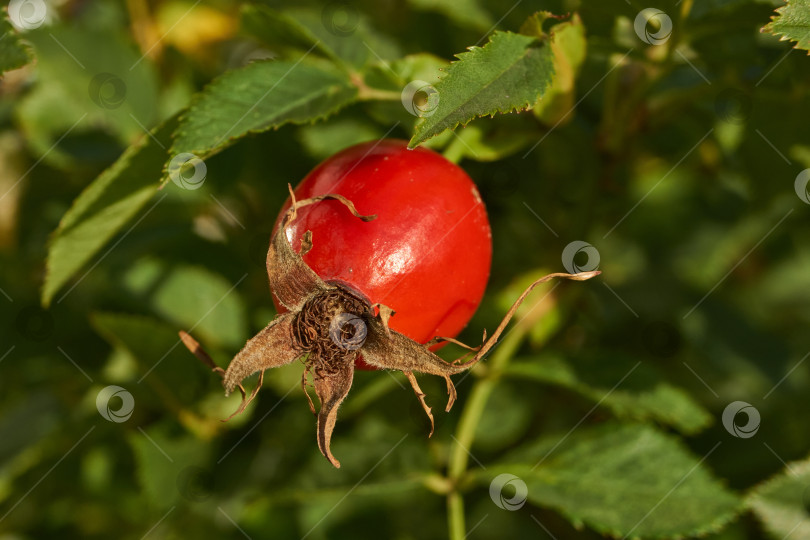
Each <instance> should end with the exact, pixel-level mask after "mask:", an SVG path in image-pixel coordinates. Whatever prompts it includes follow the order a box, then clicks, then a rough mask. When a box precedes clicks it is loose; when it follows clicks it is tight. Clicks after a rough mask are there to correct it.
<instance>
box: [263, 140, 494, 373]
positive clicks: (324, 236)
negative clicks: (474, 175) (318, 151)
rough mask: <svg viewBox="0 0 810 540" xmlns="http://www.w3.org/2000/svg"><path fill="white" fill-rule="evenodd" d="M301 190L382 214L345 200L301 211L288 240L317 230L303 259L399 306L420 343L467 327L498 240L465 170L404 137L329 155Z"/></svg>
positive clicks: (398, 324)
mask: <svg viewBox="0 0 810 540" xmlns="http://www.w3.org/2000/svg"><path fill="white" fill-rule="evenodd" d="M294 191H295V197H296V199H298V200H302V199H307V198H311V197H315V196H318V195H325V194H327V193H337V194H340V195H343V196H344V197H346V198H347V199H349V200H351V201H352V202H353V203H354V205H355V206H356V208H357V210H358V211H359V212H361V213H366V214H376V215H377V219H375V220H373V221H370V222H368V223H366V222H363V221H361V220H359V219H357V218H356V217H354V216H352V215H351V214H350V213H349V212H346V210H345V208H343V206H342V205H341V203H340V202H338V201H324V202H322V203H320V204H317V205H313V206H308V207H306V208H302V209H301V210H300V211H299V213H298V218H297V219H296V221H295V222H294V223H292V224H291V225H290V228H289V230H288V233H287V238H288V240H289V241H290V243H291V244H292V245H293V246H294V248H295V249H298V246H300V245H301V238H302V236H303V235H304V233H305V232H306V231H312V245H313V246H312V249H311V250H310V251H309V252H308V253H306V254H305V255H304V257H303V258H304V262H306V263H307V265H308V266H309V267H310V268H312V269H313V270H314V271H315V273H317V274H318V275H319V276H320V277H321V278H322V279H323V280H324V281H327V282H328V281H339V282H342V283H344V284H348V285H349V286H350V287H351V288H352V289H354V290H356V291H358V292H360V293H362V294H363V295H365V296H366V297H367V298H368V299H369V300H370V301H371V303H372V304H375V303H380V304H385V305H386V306H388V307H390V308H392V309H393V310H394V311H395V312H396V315H395V316H394V317H392V318H391V322H390V326H391V328H392V329H393V330H397V331H398V332H401V333H403V334H405V335H406V336H408V337H410V338H411V339H413V340H415V341H418V342H419V343H425V342H427V341H428V340H430V339H432V338H433V337H435V336H444V337H454V336H456V335H457V334H458V333H459V332H460V331H461V329H462V328H464V326H465V325H466V324H467V322H468V321H469V320H470V318H471V317H472V315H473V313H475V310H476V309H477V308H478V304H479V303H480V301H481V297H482V296H483V294H484V289H485V288H486V284H487V279H488V277H489V268H490V262H491V259H492V241H491V233H490V228H489V220H488V219H487V213H486V209H485V208H484V204H483V202H482V201H481V197H480V196H479V194H478V190H477V189H476V187H475V184H473V182H472V181H471V180H470V177H469V176H467V174H466V173H465V172H464V171H463V170H462V169H461V168H460V167H458V166H457V165H455V164H453V163H451V162H449V161H447V160H446V159H445V158H444V157H442V156H441V155H439V154H437V153H435V152H433V151H432V150H428V149H425V148H416V149H415V150H408V149H407V143H406V142H405V141H399V140H383V141H375V142H368V143H363V144H358V145H356V146H353V147H351V148H348V149H346V150H343V151H342V152H339V153H337V154H335V155H334V156H332V157H330V158H329V159H327V160H326V161H324V162H323V163H321V164H320V165H318V166H317V167H316V168H315V169H314V170H313V171H312V172H310V173H309V174H308V175H307V177H306V178H304V180H303V181H302V182H301V183H300V184H299V185H298V186H297V187H296V188H295V190H294ZM287 208H289V202H288V203H287V204H286V205H285V207H284V209H283V210H282V212H281V215H280V216H279V220H278V221H280V219H281V216H283V215H284V212H285V211H286V210H287ZM278 226H279V222H277V223H276V228H278ZM273 299H274V302H275V304H276V307H280V306H279V304H278V302H277V301H276V298H275V296H274V297H273ZM357 367H366V365H365V363H364V362H363V361H362V360H358V362H357Z"/></svg>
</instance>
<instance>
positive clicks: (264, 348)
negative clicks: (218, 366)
mask: <svg viewBox="0 0 810 540" xmlns="http://www.w3.org/2000/svg"><path fill="white" fill-rule="evenodd" d="M294 317H295V313H285V314H283V315H279V316H278V317H276V318H275V319H273V320H272V321H271V322H270V324H268V325H267V327H265V329H264V330H262V331H261V332H259V333H258V334H256V335H255V336H253V337H252V338H251V339H250V341H248V342H247V344H245V347H244V348H243V349H242V350H241V351H239V354H237V355H236V356H235V357H234V359H233V360H231V363H230V365H228V369H227V371H226V372H225V377H224V378H223V380H222V385H223V386H224V387H225V393H226V395H227V394H230V393H231V392H232V391H233V389H234V388H236V387H237V386H238V385H239V384H240V383H241V382H242V380H244V379H245V378H246V377H249V376H250V375H252V374H254V373H256V372H257V371H264V370H265V369H270V368H274V367H279V366H284V365H286V364H289V363H290V362H292V361H293V360H295V359H296V358H298V357H299V356H301V351H298V350H296V348H295V347H294V346H293V341H292V321H293V318H294Z"/></svg>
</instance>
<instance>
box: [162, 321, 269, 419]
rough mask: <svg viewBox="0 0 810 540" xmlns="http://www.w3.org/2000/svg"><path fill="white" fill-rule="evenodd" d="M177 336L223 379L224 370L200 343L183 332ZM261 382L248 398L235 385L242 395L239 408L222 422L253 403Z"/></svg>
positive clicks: (241, 388) (242, 390)
mask: <svg viewBox="0 0 810 540" xmlns="http://www.w3.org/2000/svg"><path fill="white" fill-rule="evenodd" d="M178 334H179V335H180V341H182V342H183V345H185V346H186V348H187V349H188V350H189V351H191V352H192V354H194V356H196V357H197V358H198V359H199V360H200V361H201V362H202V363H203V364H205V365H206V366H208V367H210V368H211V371H213V372H214V373H216V374H217V375H219V376H220V377H223V378H224V377H225V370H224V369H222V368H221V367H219V366H218V365H217V364H216V362H214V360H213V359H212V358H211V357H210V356H209V355H208V353H207V352H205V349H203V348H202V346H201V345H200V343H199V342H198V341H197V340H196V339H194V338H193V337H191V334H189V333H188V332H184V331H183V330H180V332H178ZM263 375H264V372H262V376H263ZM262 380H263V377H259V384H258V385H257V386H256V389H254V390H253V392H252V393H251V394H250V398H248V396H247V392H245V387H244V386H242V385H241V384H238V385H236V387H237V388H238V389H239V393H240V394H242V403H241V405H240V406H239V408H238V409H237V410H236V412H235V413H233V414H232V415H230V416H229V417H228V418H226V419H225V420H223V422H226V421H228V420H230V419H231V418H233V417H234V416H236V415H237V414H239V413H241V412H242V411H244V410H245V407H247V406H248V404H249V403H250V402H251V401H253V398H254V397H256V392H258V389H259V388H261V386H262Z"/></svg>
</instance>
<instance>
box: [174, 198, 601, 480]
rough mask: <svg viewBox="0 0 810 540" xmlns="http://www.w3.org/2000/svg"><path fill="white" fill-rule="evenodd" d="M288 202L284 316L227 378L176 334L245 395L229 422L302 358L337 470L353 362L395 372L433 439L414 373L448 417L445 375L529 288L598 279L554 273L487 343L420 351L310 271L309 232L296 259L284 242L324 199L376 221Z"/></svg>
mask: <svg viewBox="0 0 810 540" xmlns="http://www.w3.org/2000/svg"><path fill="white" fill-rule="evenodd" d="M290 196H291V198H292V205H291V207H290V209H289V210H288V211H287V213H286V214H285V216H284V219H283V221H282V223H281V226H280V227H279V228H278V230H277V231H276V233H275V234H274V235H273V238H272V239H271V242H270V249H269V250H268V252H267V274H268V277H269V279H270V288H271V289H272V291H273V292H274V293H275V295H276V298H277V299H278V301H279V302H280V303H281V304H282V305H283V306H284V307H285V308H286V309H287V310H288V312H287V313H284V314H281V315H278V316H277V317H276V318H275V319H273V321H271V322H270V324H268V325H267V327H266V328H265V329H264V330H262V331H261V332H259V333H258V334H257V335H256V336H254V337H253V338H252V339H251V340H250V341H248V342H247V344H246V345H245V347H244V348H243V349H242V350H241V351H240V352H239V354H237V355H236V357H235V358H234V359H233V360H232V361H231V363H230V365H229V366H228V369H227V370H226V371H223V370H222V368H219V367H217V366H216V364H214V362H213V361H212V360H211V359H210V357H208V355H207V354H206V353H205V351H203V350H202V349H201V348H200V346H199V344H198V343H197V342H196V341H195V340H194V339H193V338H192V337H191V336H189V335H188V334H186V333H185V332H181V333H180V335H181V338H182V340H183V342H184V343H185V345H186V346H187V347H188V348H189V350H191V351H192V352H193V353H194V354H195V355H196V356H197V357H199V358H200V359H201V360H203V361H204V362H205V363H206V364H208V365H209V366H210V367H211V368H212V369H213V370H214V371H216V372H218V373H219V374H220V375H222V376H223V386H224V387H225V391H226V393H230V392H232V391H233V390H234V389H239V391H240V392H241V393H242V404H241V405H240V407H239V409H238V410H237V411H236V412H235V413H234V415H235V414H238V413H240V412H242V411H243V410H244V409H245V407H246V406H247V404H248V403H250V401H251V400H252V399H253V398H254V397H255V396H256V393H257V391H258V389H259V388H260V387H261V384H262V379H263V376H264V370H266V369H269V368H274V367H278V366H283V365H285V364H289V363H291V362H292V361H293V360H295V359H297V358H302V357H305V361H304V365H305V369H304V373H303V376H302V378H301V385H302V387H303V389H304V393H306V385H307V374H308V373H310V372H311V373H312V375H313V384H314V387H315V393H316V394H317V396H318V399H319V400H320V402H321V408H320V411H318V412H317V417H318V447H319V448H320V450H321V453H323V455H324V456H325V457H326V458H327V459H328V460H329V461H330V462H331V463H332V465H334V466H335V467H340V463H339V462H338V460H337V459H335V457H334V456H333V455H332V452H331V451H330V449H329V443H330V440H331V438H332V431H333V430H334V427H335V420H336V418H337V410H338V407H339V406H340V404H341V402H342V401H343V400H344V399H345V398H346V395H347V394H348V393H349V389H350V388H351V386H352V377H353V375H354V362H355V359H357V356H358V355H360V354H362V355H363V359H364V360H365V362H366V363H367V364H369V365H371V366H374V367H377V368H380V369H396V370H399V371H402V372H403V373H404V374H405V376H406V377H407V378H408V380H409V381H410V383H411V386H412V387H413V389H414V392H416V395H417V397H418V398H419V401H420V402H421V404H422V407H423V408H424V410H425V413H427V415H428V418H430V425H431V430H430V434H431V435H432V434H433V415H432V414H431V408H430V407H428V405H427V403H426V402H425V394H424V393H423V392H422V390H421V389H420V388H419V384H417V382H416V377H414V374H413V373H414V372H415V371H418V372H420V373H429V374H431V375H438V376H440V377H444V379H445V381H446V382H447V392H448V394H449V399H448V401H447V407H446V409H445V410H446V411H449V410H450V408H451V407H452V406H453V402H455V400H456V389H455V387H454V386H453V382H452V381H451V380H450V375H454V374H456V373H460V372H462V371H465V370H467V369H470V368H471V367H472V366H473V365H475V364H476V363H477V362H479V361H480V360H481V359H482V358H483V357H484V356H485V355H486V353H487V352H489V350H490V349H491V348H492V347H493V346H494V345H495V343H496V342H497V340H498V338H499V337H500V335H501V333H502V332H503V330H504V328H505V327H506V325H507V324H508V323H509V321H510V319H511V318H512V316H513V315H514V314H515V311H516V310H517V308H518V306H519V305H520V304H521V302H523V300H524V299H525V298H526V296H527V295H528V294H529V292H531V290H532V289H533V288H534V287H536V286H537V285H539V284H540V283H543V282H546V281H549V280H551V279H553V278H556V277H559V278H566V279H573V280H577V281H584V280H586V279H590V278H592V277H594V276H596V275H598V274H599V272H598V271H593V272H582V273H579V274H566V273H559V274H549V275H547V276H545V277H542V278H540V279H538V280H537V281H535V282H534V283H532V284H531V285H530V286H529V287H528V288H527V289H526V290H525V291H524V292H523V294H521V295H520V297H519V298H518V299H517V301H516V302H515V303H514V304H513V305H512V307H511V309H510V310H509V312H508V313H507V314H506V316H505V317H504V318H503V321H501V324H500V325H499V326H498V328H497V330H496V331H495V333H494V334H492V336H491V337H490V338H489V339H486V334H485V335H484V343H483V344H482V345H481V346H479V347H475V348H472V347H467V346H466V345H464V344H462V343H459V342H458V341H455V340H453V339H450V338H441V337H436V338H434V339H433V340H432V341H430V342H428V343H426V344H421V343H417V342H416V341H414V340H412V339H410V338H409V337H407V336H405V335H403V334H400V333H399V332H396V331H395V330H392V329H391V328H389V327H388V320H389V318H390V317H391V316H392V315H393V314H394V312H393V311H392V310H391V309H390V308H388V307H387V306H384V305H381V304H371V302H369V301H368V300H367V299H366V298H364V297H363V295H362V294H360V293H358V292H357V291H353V290H350V289H349V288H348V287H347V286H346V285H345V284H342V283H328V282H325V281H323V280H322V279H321V278H320V277H318V275H317V274H316V273H315V272H314V271H313V270H312V269H311V268H310V267H309V266H307V264H306V263H305V262H304V260H303V258H302V255H303V254H304V253H306V252H307V251H308V250H309V249H310V248H311V247H312V235H311V233H310V232H307V233H306V234H305V235H304V237H303V239H302V242H301V250H300V252H296V251H295V250H294V249H293V247H292V246H291V245H290V242H289V240H288V239H287V234H286V230H287V227H289V225H290V224H291V223H292V222H293V221H295V219H296V215H297V212H298V210H299V209H300V208H303V207H304V206H309V205H311V204H316V203H318V202H320V201H323V200H326V199H331V200H336V201H339V202H340V203H342V204H343V205H344V206H345V207H346V209H347V210H348V211H349V212H351V213H352V215H354V216H355V217H357V218H359V219H362V220H363V221H371V220H372V219H374V218H375V217H376V216H364V215H362V214H360V213H359V212H358V211H357V209H356V208H355V207H354V204H353V203H352V202H351V201H349V200H348V199H346V198H345V197H343V196H341V195H337V194H329V195H322V196H319V197H313V198H310V199H304V200H301V201H296V200H295V196H294V195H293V193H292V189H290ZM442 341H451V342H453V343H456V344H458V345H461V346H462V347H465V348H467V349H469V350H471V351H473V352H474V353H475V354H474V355H473V356H472V358H471V359H469V361H467V362H464V363H462V362H463V361H464V360H465V359H466V357H462V358H460V359H458V360H456V361H454V362H452V363H448V362H445V361H444V360H442V359H441V358H439V357H438V356H437V355H435V354H434V353H433V352H431V351H430V350H429V347H430V346H432V345H435V344H436V343H439V342H442ZM467 356H469V354H468V355H467ZM257 371H258V372H261V375H260V377H259V383H258V385H257V387H256V389H255V390H253V392H252V393H251V395H250V396H249V397H247V395H246V393H245V390H244V388H243V387H242V385H241V382H242V380H244V379H245V378H246V377H248V376H249V375H251V374H253V373H256V372H257ZM306 395H307V399H308V400H309V406H310V409H311V410H312V413H313V414H316V412H315V406H314V404H313V403H312V399H311V398H310V397H309V394H308V393H307V394H306Z"/></svg>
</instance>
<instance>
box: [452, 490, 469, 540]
mask: <svg viewBox="0 0 810 540" xmlns="http://www.w3.org/2000/svg"><path fill="white" fill-rule="evenodd" d="M447 527H448V530H449V531H450V535H449V537H450V540H464V538H465V537H466V536H467V532H466V526H465V525H464V498H463V497H462V496H461V493H459V492H458V491H454V492H452V493H450V494H449V495H448V496H447Z"/></svg>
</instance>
